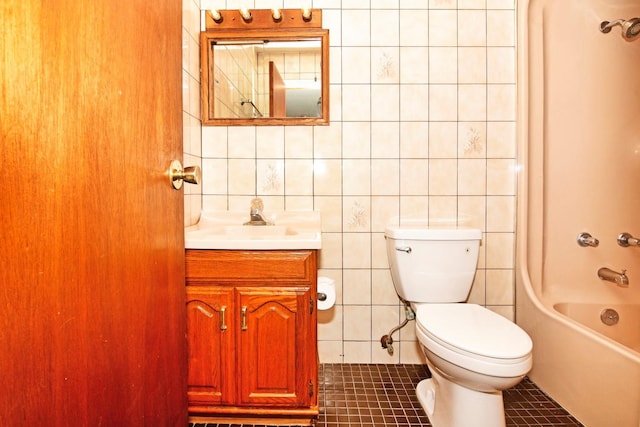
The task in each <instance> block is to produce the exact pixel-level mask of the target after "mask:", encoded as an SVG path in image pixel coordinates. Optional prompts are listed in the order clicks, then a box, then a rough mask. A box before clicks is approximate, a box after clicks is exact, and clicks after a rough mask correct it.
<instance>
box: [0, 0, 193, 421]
mask: <svg viewBox="0 0 640 427" xmlns="http://www.w3.org/2000/svg"><path fill="white" fill-rule="evenodd" d="M181 15H182V12H181V2H179V1H177V0H158V1H153V2H149V1H146V0H145V1H143V0H94V1H91V2H86V1H80V0H52V1H50V2H42V1H36V0H3V2H2V5H0V22H2V26H0V141H1V144H2V147H1V150H0V162H1V163H0V171H1V172H0V174H1V177H2V179H1V180H0V182H2V187H3V188H2V191H1V193H0V194H1V195H0V201H1V202H0V227H1V230H2V231H1V239H0V240H1V242H2V253H1V255H0V287H1V288H0V378H1V380H0V383H1V384H2V389H3V397H2V398H1V399H0V425H3V426H5V425H6V426H9V425H12V426H18V425H47V426H68V425H78V426H99V425H106V426H116V425H117V426H121V425H157V426H170V425H171V426H173V425H176V426H177V425H179V426H184V425H186V422H187V415H186V414H187V413H186V406H187V402H186V340H185V330H186V319H185V296H184V292H185V291H184V283H183V282H184V235H183V194H182V193H181V192H178V191H174V190H171V189H170V187H169V181H168V178H167V176H166V175H165V173H166V172H165V171H166V170H167V169H168V166H169V162H170V160H171V159H172V158H178V159H179V158H181V153H182V141H181V133H182V123H181V119H182V113H181Z"/></svg>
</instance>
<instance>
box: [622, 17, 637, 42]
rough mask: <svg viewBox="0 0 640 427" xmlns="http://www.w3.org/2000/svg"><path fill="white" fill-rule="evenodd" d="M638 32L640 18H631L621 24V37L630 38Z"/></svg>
mask: <svg viewBox="0 0 640 427" xmlns="http://www.w3.org/2000/svg"><path fill="white" fill-rule="evenodd" d="M638 34H640V18H631V19H627V20H626V21H624V23H623V24H622V37H624V38H625V39H627V40H628V39H632V38H634V37H635V36H637V35H638Z"/></svg>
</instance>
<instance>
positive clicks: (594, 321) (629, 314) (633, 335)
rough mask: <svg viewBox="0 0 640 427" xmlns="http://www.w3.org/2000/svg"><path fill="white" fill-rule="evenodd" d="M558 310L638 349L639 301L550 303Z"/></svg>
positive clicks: (596, 331) (629, 346) (639, 336)
mask: <svg viewBox="0 0 640 427" xmlns="http://www.w3.org/2000/svg"><path fill="white" fill-rule="evenodd" d="M553 308H554V309H555V310H556V311H557V312H558V313H560V314H562V315H564V316H567V317H568V318H569V319H571V320H572V321H574V322H577V323H578V324H580V326H584V327H587V328H589V329H590V330H591V331H593V332H595V333H598V334H600V335H601V336H603V337H605V338H607V339H609V340H612V341H613V342H612V344H613V345H616V344H620V345H622V346H624V347H627V348H628V349H630V350H632V351H636V352H640V305H639V304H617V305H607V304H584V303H583V304H580V303H566V302H561V303H557V304H554V305H553Z"/></svg>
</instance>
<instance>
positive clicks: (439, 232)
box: [384, 225, 482, 240]
mask: <svg viewBox="0 0 640 427" xmlns="http://www.w3.org/2000/svg"><path fill="white" fill-rule="evenodd" d="M384 234H385V236H387V237H390V238H392V239H403V240H480V239H481V237H482V232H481V231H480V230H479V229H477V228H430V227H419V226H415V225H411V226H402V225H389V226H387V228H386V230H385V232H384Z"/></svg>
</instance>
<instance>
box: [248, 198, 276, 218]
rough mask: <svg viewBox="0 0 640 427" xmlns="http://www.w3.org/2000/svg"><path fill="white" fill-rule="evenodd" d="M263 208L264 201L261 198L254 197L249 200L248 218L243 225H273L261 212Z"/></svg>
mask: <svg viewBox="0 0 640 427" xmlns="http://www.w3.org/2000/svg"><path fill="white" fill-rule="evenodd" d="M263 209H264V203H262V199H261V198H259V197H256V198H255V199H253V200H251V210H250V211H249V218H250V220H249V221H247V222H245V223H244V225H273V224H272V223H271V222H269V221H267V220H266V219H265V217H264V214H263V213H262V210H263Z"/></svg>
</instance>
